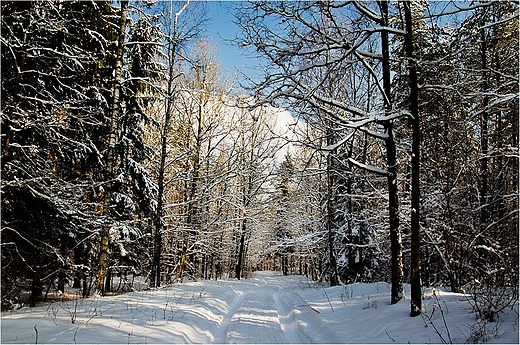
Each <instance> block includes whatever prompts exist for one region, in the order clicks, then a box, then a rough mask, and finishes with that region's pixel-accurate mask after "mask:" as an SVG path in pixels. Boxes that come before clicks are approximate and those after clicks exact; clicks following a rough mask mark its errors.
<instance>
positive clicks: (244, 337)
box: [214, 272, 300, 344]
mask: <svg viewBox="0 0 520 345" xmlns="http://www.w3.org/2000/svg"><path fill="white" fill-rule="evenodd" d="M259 273H260V274H258V275H257V276H256V277H255V278H254V279H253V280H249V281H240V282H237V284H236V285H235V286H234V287H233V288H234V290H235V292H236V293H237V295H238V296H239V297H238V298H236V299H235V300H234V301H233V305H232V306H231V308H230V310H229V312H228V314H227V315H226V316H225V317H224V319H223V321H222V322H221V324H220V328H219V330H218V331H217V334H215V338H214V343H218V344H255V343H256V344H258V343H263V344H288V343H300V337H299V336H298V331H297V329H296V324H295V323H294V322H293V320H292V319H291V317H290V315H289V314H288V312H287V310H288V309H290V308H288V306H285V305H284V304H283V303H282V302H281V299H280V293H281V291H283V289H284V287H283V286H282V283H281V282H280V281H276V279H273V278H274V277H273V276H272V275H262V274H261V273H262V272H259Z"/></svg>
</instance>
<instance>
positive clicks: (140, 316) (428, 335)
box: [1, 272, 519, 344]
mask: <svg viewBox="0 0 520 345" xmlns="http://www.w3.org/2000/svg"><path fill="white" fill-rule="evenodd" d="M406 289H408V287H406ZM389 300H390V286H389V285H388V284H386V283H373V284H354V285H349V286H337V287H332V288H331V287H328V286H323V285H321V284H316V283H312V282H310V281H309V280H308V279H306V278H305V277H301V276H289V277H284V276H282V275H280V274H279V273H276V272H257V273H255V275H254V278H252V279H249V280H240V281H237V280H229V281H226V280H219V281H197V282H189V283H184V284H178V285H175V286H171V287H167V288H163V289H158V290H148V291H139V292H130V293H126V294H123V295H118V296H110V297H93V298H89V299H85V300H83V299H77V300H69V301H62V302H56V303H53V304H50V305H45V306H40V307H36V308H22V309H20V310H17V311H11V312H7V313H4V314H2V319H1V321H2V328H1V329H2V334H1V343H33V344H34V343H35V342H36V340H37V341H38V343H40V344H43V343H61V344H74V343H124V344H130V343H131V344H137V343H139V344H152V343H163V344H164V343H168V344H171V343H269V344H273V343H394V342H395V343H414V344H418V343H419V344H424V343H428V344H429V343H442V342H444V341H446V342H450V339H451V341H452V342H458V343H465V342H473V341H476V342H481V341H482V340H483V339H485V340H486V341H487V342H489V343H518V342H519V337H518V305H517V306H516V307H515V310H514V311H513V310H511V309H507V310H506V311H505V312H504V313H502V314H501V315H500V317H499V319H498V322H492V323H484V322H482V321H479V320H477V318H476V316H475V314H474V313H473V312H472V308H471V305H470V304H469V303H468V300H467V298H466V297H465V296H463V295H461V294H453V293H446V292H440V291H436V292H435V293H434V292H433V291H426V292H425V299H424V308H425V314H427V315H428V316H429V319H430V320H429V319H428V318H427V317H425V316H423V317H416V318H411V317H410V316H409V300H408V299H405V300H404V301H402V302H400V303H398V304H396V305H393V306H391V305H390V304H389ZM446 326H447V327H446ZM36 337H37V338H38V339H36ZM441 337H442V338H441Z"/></svg>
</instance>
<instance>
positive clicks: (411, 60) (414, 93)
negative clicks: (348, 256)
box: [403, 2, 422, 316]
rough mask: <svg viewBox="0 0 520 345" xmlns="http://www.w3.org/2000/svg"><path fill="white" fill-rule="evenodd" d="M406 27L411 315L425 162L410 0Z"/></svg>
mask: <svg viewBox="0 0 520 345" xmlns="http://www.w3.org/2000/svg"><path fill="white" fill-rule="evenodd" d="M403 8H404V16H405V26H406V37H405V46H406V55H407V57H408V69H409V73H410V76H409V78H410V84H409V85H410V100H409V102H410V116H411V123H412V170H411V175H412V182H411V187H412V191H411V193H412V196H411V201H412V205H411V206H412V216H411V228H412V246H411V253H410V255H411V269H410V271H411V278H410V279H411V289H412V292H411V301H410V303H411V312H410V316H418V315H420V314H421V312H422V310H421V309H422V293H421V242H420V241H421V237H420V231H421V226H420V218H419V211H420V207H421V204H420V202H421V194H420V166H419V165H420V161H421V143H420V142H421V128H420V124H421V119H420V117H419V103H418V91H419V87H418V82H417V68H416V66H415V54H414V47H413V29H412V12H411V9H410V2H404V3H403Z"/></svg>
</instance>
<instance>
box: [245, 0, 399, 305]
mask: <svg viewBox="0 0 520 345" xmlns="http://www.w3.org/2000/svg"><path fill="white" fill-rule="evenodd" d="M384 4H386V3H382V6H384ZM381 9H382V10H384V7H381ZM246 10H247V9H246ZM249 10H250V12H246V13H249V14H250V16H248V15H242V16H241V18H237V20H238V21H239V25H241V27H242V28H243V30H244V35H245V37H246V38H245V42H247V44H252V45H254V46H255V48H256V49H257V50H258V51H259V52H261V54H263V55H265V56H266V57H268V58H269V60H270V62H271V63H272V65H271V66H272V68H273V71H270V73H269V75H268V76H267V77H266V78H265V80H264V81H263V82H261V83H259V84H258V85H256V87H255V90H256V92H258V93H259V94H261V95H262V96H263V99H264V100H265V102H279V104H280V105H283V106H285V107H287V108H293V109H298V112H299V114H300V116H301V117H302V118H303V119H305V121H307V122H309V123H313V124H317V123H320V125H323V127H322V130H323V132H324V133H325V135H326V136H327V137H328V138H330V140H329V141H328V142H327V143H325V145H324V146H321V147H320V149H321V150H324V151H326V152H330V154H332V155H331V158H332V157H334V155H335V153H336V152H339V150H340V148H342V147H344V146H345V145H346V144H347V143H353V142H354V140H355V139H356V138H358V137H359V135H369V136H371V137H372V138H374V139H377V140H383V141H384V142H385V143H386V144H387V148H386V149H387V152H388V153H389V156H388V159H389V160H388V162H387V164H386V165H387V169H393V168H394V167H395V164H394V162H393V159H392V157H394V155H393V154H392V143H393V140H392V139H391V138H392V137H391V130H390V131H389V129H391V127H388V124H389V123H390V122H391V121H392V120H394V119H396V118H398V117H400V116H401V115H402V112H400V111H389V108H388V106H389V105H390V104H389V103H388V102H387V103H386V104H385V103H384V102H385V101H384V98H385V96H386V93H385V91H384V88H383V85H382V84H381V81H380V76H379V74H377V73H378V72H377V71H379V70H378V69H379V68H380V64H379V57H380V56H379V55H378V54H376V53H374V52H372V51H371V50H370V49H371V38H372V36H373V35H375V34H377V33H380V32H384V31H389V32H392V33H394V34H395V33H398V34H402V32H401V31H399V30H392V29H391V28H389V27H385V28H382V27H381V25H382V20H383V19H382V17H381V16H380V15H379V14H377V13H376V12H375V11H374V10H372V9H371V8H369V7H367V6H366V5H364V4H363V3H358V2H355V3H354V4H351V3H345V4H339V5H337V4H322V3H317V4H301V5H297V4H293V3H291V4H285V3H281V4H270V3H264V2H260V3H255V4H254V5H252V6H251V7H250V8H249ZM383 12H384V11H383ZM265 17H270V18H273V19H276V18H280V19H281V20H283V22H284V23H285V25H284V29H283V30H277V31H275V30H273V29H272V28H271V27H268V26H266V25H265V24H262V22H263V20H264V18H265ZM367 22H368V23H369V24H367V25H366V26H361V25H365V24H366V23H367ZM371 22H372V23H374V24H375V27H371V26H370V23H371ZM361 23H362V24H361ZM349 27H356V28H357V30H349ZM259 28H261V29H259ZM360 70H361V71H363V70H364V71H367V73H368V75H369V76H370V80H371V81H372V82H366V80H367V79H365V80H364V81H360V82H359V85H362V86H363V87H364V89H363V91H364V92H365V93H364V94H362V93H361V92H359V91H357V90H352V89H349V87H348V85H347V84H345V83H344V82H342V80H341V78H340V76H342V75H349V74H352V75H356V76H357V75H360V74H361V73H362V72H358V71H360ZM331 82H332V83H334V85H335V86H336V87H335V88H334V89H335V90H339V92H336V93H334V94H331V93H330V88H328V87H327V86H328V85H329V84H330V83H331ZM385 86H388V85H385ZM372 87H374V88H375V89H376V90H378V91H379V93H380V96H379V98H380V99H381V100H382V104H385V105H384V107H383V106H380V107H379V108H378V109H384V108H385V107H386V108H387V109H386V110H387V112H386V113H385V114H384V113H382V112H381V114H380V113H378V114H377V115H373V114H374V110H373V109H371V108H369V110H368V111H367V110H365V107H366V106H367V105H368V104H371V102H370V101H369V99H370V98H371V97H372V94H373V91H372ZM369 90H370V91H369ZM349 93H350V94H356V95H357V97H345V94H349ZM346 99H354V100H355V101H354V102H352V103H350V102H348V101H346ZM359 104H362V105H361V106H360V105H359ZM378 111H379V110H378ZM320 120H321V122H320ZM381 124H386V126H387V128H386V131H387V133H384V132H382V128H381V126H380V125H381ZM377 126H379V128H378V127H377ZM359 142H363V140H360V141H359ZM306 145H310V146H312V147H315V148H316V147H317V145H316V144H315V143H308V142H307V143H306ZM351 147H354V146H351ZM344 152H347V153H350V152H349V151H347V150H345V151H344ZM332 159H333V160H334V159H335V158H332ZM338 160H339V159H338ZM342 160H346V161H347V162H348V164H351V165H352V166H355V167H357V168H361V169H365V170H367V171H369V172H371V173H374V174H376V175H380V176H385V177H387V176H389V175H392V173H391V172H389V170H387V169H382V168H379V167H377V166H375V165H369V164H366V163H360V162H359V161H357V160H356V159H354V156H353V155H350V156H348V155H347V156H346V158H343V159H341V160H339V161H342ZM331 162H332V161H331ZM331 162H329V167H330V165H331V164H330V163H331ZM331 173H332V171H331V170H329V177H330V176H332V174H331ZM337 173H338V175H341V174H342V172H341V171H337ZM329 182H331V181H330V180H329ZM336 182H338V183H340V184H341V183H343V182H341V181H340V180H338V181H335V182H332V183H333V184H334V183H336ZM388 182H389V191H390V192H391V194H392V197H391V198H389V200H390V201H389V202H390V211H392V215H391V217H390V219H391V223H390V226H391V229H392V230H391V234H392V237H393V238H394V239H395V240H393V241H392V242H393V243H394V246H393V247H394V249H395V251H394V256H395V257H396V259H395V260H393V262H394V264H395V265H396V267H394V268H393V269H392V270H393V271H394V272H395V274H396V279H394V286H395V289H394V290H393V291H394V292H393V296H392V301H394V302H395V301H398V300H399V299H400V295H401V294H400V293H399V292H400V291H402V288H401V287H400V285H401V279H397V277H399V273H400V272H402V269H399V268H398V267H397V266H398V265H399V263H400V260H399V259H398V257H399V256H400V254H399V253H400V252H399V246H398V242H399V241H398V239H399V235H398V232H399V230H398V226H399V223H398V218H397V210H398V208H397V205H395V203H396V202H398V201H397V190H396V189H395V188H393V185H394V184H395V183H396V179H395V177H393V178H388ZM336 187H337V186H336V185H334V188H336ZM331 192H332V190H331V188H329V189H328V194H329V195H330V194H331ZM335 211H336V210H333V209H329V211H328V212H327V213H328V214H329V215H330V216H331V214H332V212H335ZM331 219H332V218H329V220H331ZM329 224H330V221H329ZM340 226H341V225H340ZM331 230H332V228H331ZM329 238H330V239H331V240H333V238H334V235H333V233H332V232H331V233H330V236H329ZM333 252H334V249H333V248H332V247H331V248H329V255H330V258H331V259H332V258H333V255H334V254H333ZM333 261H334V260H333V259H332V260H331V263H332V264H333V266H334V267H332V270H333V271H334V270H336V267H335V266H336V265H335V264H334V263H333ZM401 274H402V273H401ZM333 277H334V274H332V279H334V278H333Z"/></svg>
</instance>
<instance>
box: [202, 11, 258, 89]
mask: <svg viewBox="0 0 520 345" xmlns="http://www.w3.org/2000/svg"><path fill="white" fill-rule="evenodd" d="M238 4H239V2H232V1H207V4H206V5H207V11H208V17H209V21H208V23H207V28H206V30H207V36H208V38H209V39H210V41H211V42H213V43H214V44H216V45H217V46H218V58H219V60H220V63H221V68H222V72H224V73H226V72H229V73H231V74H232V75H235V74H236V73H237V71H241V72H242V73H244V74H246V75H248V76H253V75H254V74H255V69H254V67H255V65H258V63H259V59H256V58H254V57H251V53H250V52H249V54H248V52H247V51H246V50H245V49H244V48H240V47H238V46H236V44H233V43H232V42H231V41H232V40H234V39H235V38H236V37H240V34H241V33H240V28H239V27H238V26H237V25H236V24H235V23H234V21H235V17H234V13H235V7H236V6H237V5H238ZM244 80H245V78H244V77H240V78H239V81H241V82H242V81H244Z"/></svg>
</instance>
